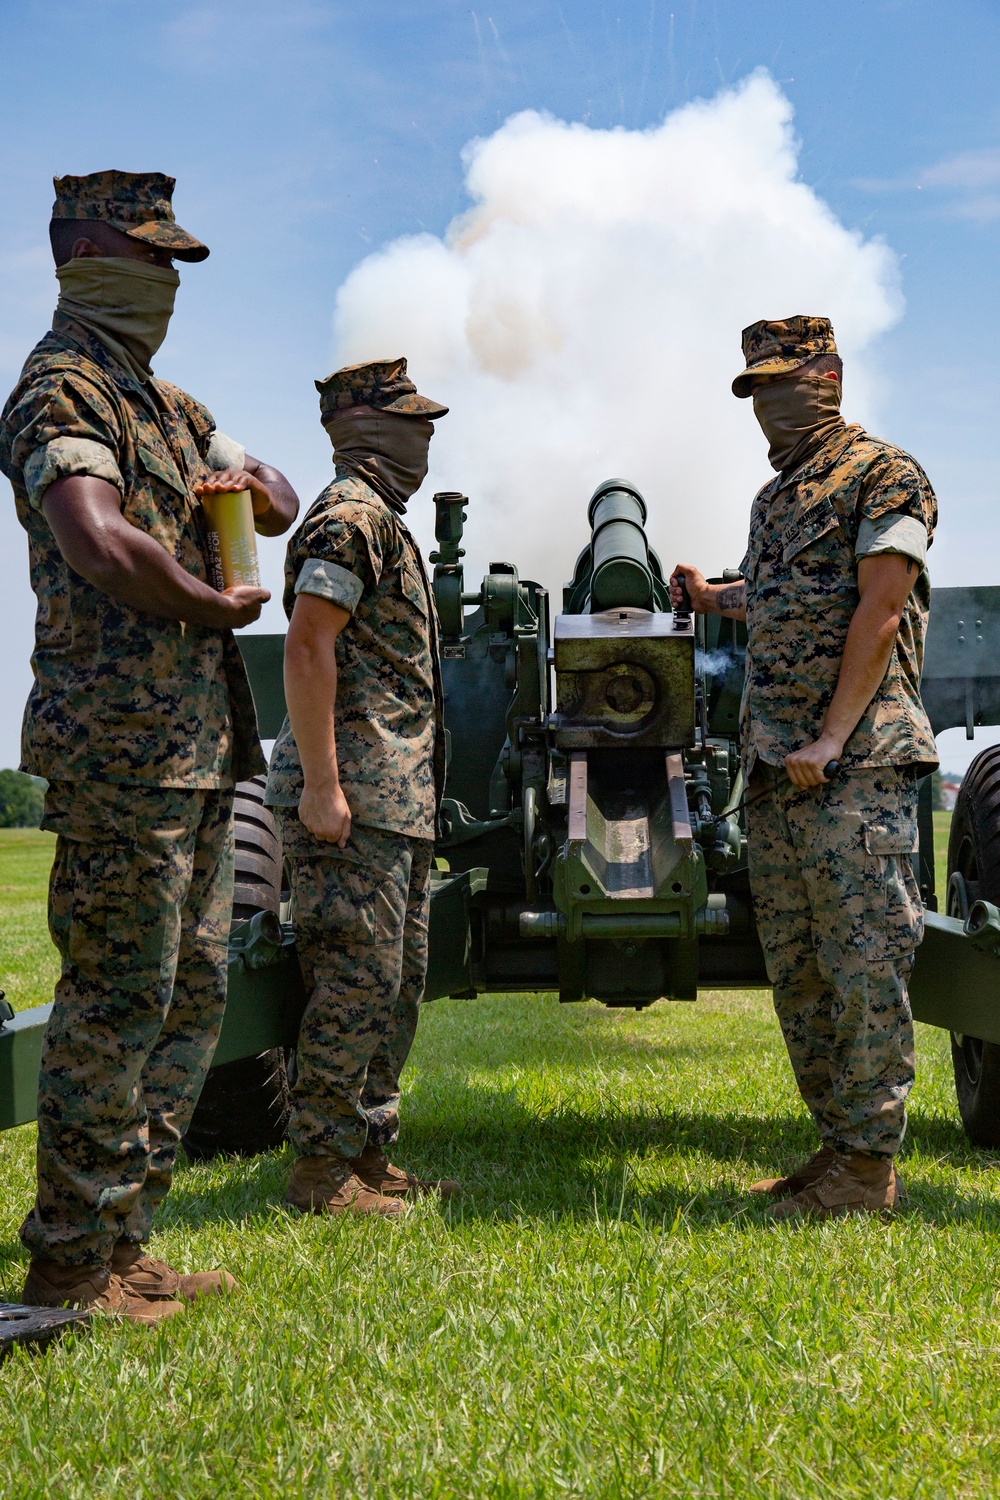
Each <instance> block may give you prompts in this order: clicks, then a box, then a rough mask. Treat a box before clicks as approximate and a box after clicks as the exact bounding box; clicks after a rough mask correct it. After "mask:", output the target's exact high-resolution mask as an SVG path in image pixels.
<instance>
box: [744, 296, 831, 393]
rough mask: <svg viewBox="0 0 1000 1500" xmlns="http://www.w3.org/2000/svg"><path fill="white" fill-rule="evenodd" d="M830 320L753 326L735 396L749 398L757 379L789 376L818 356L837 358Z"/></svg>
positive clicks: (803, 317)
mask: <svg viewBox="0 0 1000 1500" xmlns="http://www.w3.org/2000/svg"><path fill="white" fill-rule="evenodd" d="M836 353H837V345H836V344H835V342H834V338H833V324H832V323H831V322H830V319H829V318H810V317H808V316H806V315H805V314H801V315H800V316H799V317H797V318H784V319H783V320H782V321H781V322H779V323H768V322H761V323H751V324H750V327H749V328H744V330H743V357H744V358H745V360H746V362H747V367H746V369H745V370H744V371H743V372H742V374H740V375H737V377H736V379H735V380H734V381H733V395H734V396H740V397H743V396H749V394H750V389H751V386H752V383H753V377H754V376H755V375H788V374H790V373H791V371H792V370H797V369H798V368H799V366H800V365H805V364H808V363H809V361H810V360H811V359H815V358H816V356H817V355H818V354H836Z"/></svg>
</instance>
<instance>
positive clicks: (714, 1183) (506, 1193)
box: [160, 1088, 1000, 1229]
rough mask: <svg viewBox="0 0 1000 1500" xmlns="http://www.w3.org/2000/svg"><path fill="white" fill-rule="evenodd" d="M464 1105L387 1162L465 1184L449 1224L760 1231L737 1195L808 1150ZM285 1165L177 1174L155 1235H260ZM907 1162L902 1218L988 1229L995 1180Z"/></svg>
mask: <svg viewBox="0 0 1000 1500" xmlns="http://www.w3.org/2000/svg"><path fill="white" fill-rule="evenodd" d="M464 1103H465V1108H464V1109H463V1110H462V1112H461V1114H459V1113H458V1112H457V1111H456V1113H455V1115H454V1117H453V1119H451V1120H442V1119H441V1118H440V1115H438V1114H435V1115H434V1116H433V1117H432V1116H431V1114H430V1113H429V1112H427V1113H426V1114H425V1113H424V1112H423V1111H421V1110H414V1111H412V1112H411V1113H410V1114H409V1115H408V1116H407V1118H406V1121H405V1126H404V1135H403V1141H402V1144H401V1146H400V1147H398V1148H396V1149H395V1150H394V1151H393V1156H394V1158H395V1159H396V1160H398V1161H399V1162H400V1164H401V1165H404V1166H407V1167H409V1168H410V1169H412V1170H414V1171H417V1172H419V1173H420V1174H421V1175H425V1176H428V1177H432V1176H437V1175H448V1176H454V1177H457V1178H458V1179H459V1181H461V1182H462V1183H463V1185H464V1187H465V1194H464V1196H463V1198H462V1199H461V1200H459V1202H458V1203H457V1204H456V1205H455V1206H454V1207H453V1208H452V1209H450V1210H447V1211H446V1212H447V1214H448V1217H449V1218H450V1219H452V1220H453V1221H455V1222H461V1221H464V1222H470V1221H476V1220H492V1221H496V1220H498V1219H499V1220H505V1219H514V1218H518V1219H525V1218H528V1219H531V1218H534V1219H538V1220H546V1221H551V1220H552V1219H553V1218H566V1219H587V1220H593V1218H594V1217H595V1216H596V1215H599V1216H601V1217H614V1218H618V1217H622V1218H624V1219H631V1218H632V1217H633V1216H638V1217H639V1218H641V1219H643V1220H646V1221H647V1222H648V1221H652V1222H665V1223H666V1222H672V1221H673V1220H674V1219H675V1218H676V1217H677V1216H678V1214H683V1215H684V1217H685V1219H686V1220H687V1222H689V1223H693V1224H697V1225H702V1226H705V1227H710V1226H712V1225H718V1224H724V1223H729V1222H732V1221H734V1220H736V1221H738V1222H741V1223H745V1224H746V1226H747V1227H748V1228H754V1227H760V1226H761V1224H762V1223H763V1222H764V1221H763V1210H764V1208H765V1207H766V1203H762V1202H760V1200H758V1199H756V1198H750V1197H749V1195H748V1193H747V1187H748V1185H749V1183H750V1182H751V1181H753V1180H754V1179H755V1178H756V1177H758V1176H761V1175H763V1174H764V1173H769V1174H773V1175H777V1174H779V1173H781V1172H783V1171H787V1170H789V1169H790V1168H791V1167H792V1166H793V1165H795V1164H796V1163H797V1162H799V1161H801V1160H802V1158H803V1157H804V1156H807V1155H808V1154H809V1153H810V1152H811V1151H812V1150H813V1149H814V1148H815V1141H814V1137H813V1134H812V1129H811V1125H810V1123H809V1121H808V1120H807V1119H806V1117H805V1115H804V1114H802V1115H788V1114H786V1115H776V1116H766V1117H760V1116H755V1115H743V1114H732V1115H722V1114H712V1113H707V1112H703V1111H691V1112H682V1111H680V1110H677V1111H641V1110H637V1111H634V1112H632V1113H630V1114H623V1113H620V1112H615V1113H611V1112H607V1113H594V1114H584V1113H578V1112H575V1111H573V1110H560V1111H557V1112H552V1113H549V1114H544V1115H542V1114H537V1113H534V1112H532V1111H531V1110H530V1109H528V1108H526V1107H525V1105H524V1104H523V1102H522V1101H521V1100H520V1099H519V1098H518V1096H517V1093H516V1090H515V1089H513V1088H510V1089H485V1088H478V1089H470V1090H468V1091H467V1092H466V1096H465V1100H464ZM449 1127H451V1128H449ZM911 1147H912V1148H913V1149H915V1150H916V1152H917V1153H919V1164H923V1165H925V1166H926V1165H927V1164H928V1163H927V1158H928V1157H929V1158H932V1161H933V1162H934V1163H940V1164H944V1165H945V1166H947V1167H949V1168H952V1169H954V1168H958V1169H961V1168H970V1169H978V1170H982V1169H983V1168H984V1167H987V1168H988V1167H991V1166H993V1165H994V1162H995V1160H996V1159H995V1158H994V1157H992V1156H990V1155H984V1154H982V1153H976V1152H974V1151H973V1149H972V1148H971V1147H970V1146H969V1145H968V1143H967V1142H966V1141H965V1139H964V1136H962V1134H961V1130H960V1128H959V1127H954V1128H952V1127H951V1125H950V1123H949V1122H948V1121H946V1120H941V1119H936V1118H933V1117H932V1118H928V1119H926V1120H918V1121H917V1124H916V1130H915V1132H914V1139H913V1141H912V1143H911ZM291 1160H292V1158H291V1153H290V1152H289V1151H287V1150H285V1151H282V1152H270V1153H268V1154H266V1155H263V1156H259V1157H254V1158H250V1159H246V1158H242V1159H241V1158H230V1159H226V1160H223V1159H219V1160H217V1161H215V1162H214V1163H208V1164H204V1165H200V1164H199V1165H185V1164H182V1165H181V1168H180V1170H179V1171H178V1174H177V1177H176V1179H175V1184H174V1189H173V1191H172V1193H171V1195H170V1199H169V1200H168V1203H167V1205H166V1206H165V1209H164V1211H163V1214H162V1217H161V1219H160V1225H161V1227H167V1225H168V1224H177V1225H184V1226H185V1227H189V1228H197V1227H199V1226H201V1225H208V1224H211V1223H218V1222H226V1223H232V1224H239V1223H250V1222H256V1223H260V1222H261V1221H263V1220H265V1219H268V1218H270V1217H271V1216H272V1215H273V1214H274V1213H275V1212H278V1213H279V1214H280V1213H281V1212H283V1211H284V1209H283V1197H284V1189H285V1182H286V1180H287V1173H288V1171H289V1170H290V1167H291ZM919 1164H915V1169H914V1170H915V1171H916V1172H917V1178H916V1180H915V1181H914V1180H911V1181H910V1182H909V1190H910V1205H909V1208H908V1213H909V1214H910V1215H911V1216H914V1217H916V1218H919V1219H921V1220H923V1221H926V1222H930V1223H934V1224H939V1225H947V1224H952V1223H955V1222H958V1221H962V1222H969V1221H975V1222H977V1223H979V1224H982V1225H983V1226H984V1227H988V1228H990V1229H1000V1180H998V1192H997V1193H996V1194H994V1193H993V1192H992V1191H991V1189H990V1187H989V1185H988V1184H987V1185H985V1186H983V1187H981V1188H977V1187H974V1186H972V1185H971V1184H969V1185H968V1187H965V1186H963V1180H962V1177H960V1176H959V1177H956V1179H955V1181H954V1184H952V1183H941V1182H928V1181H926V1180H924V1177H921V1175H920V1173H919V1170H918V1165H919ZM904 1173H905V1166H904ZM925 1175H926V1174H925Z"/></svg>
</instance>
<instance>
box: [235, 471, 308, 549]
mask: <svg viewBox="0 0 1000 1500" xmlns="http://www.w3.org/2000/svg"><path fill="white" fill-rule="evenodd" d="M244 467H245V468H246V471H247V473H248V474H252V475H253V477H254V479H256V481H257V483H258V485H260V487H261V488H262V489H264V490H265V491H266V492H267V497H268V500H269V502H270V504H269V507H268V509H267V510H266V511H264V512H263V514H261V515H256V514H255V516H254V527H255V529H256V530H257V531H259V532H260V534H261V535H262V536H281V534H282V532H285V531H287V530H288V528H289V526H291V524H292V522H293V521H294V520H295V517H296V516H297V515H298V513H299V497H298V495H297V494H296V493H295V491H294V490H293V489H292V486H291V485H290V484H289V482H288V480H287V479H286V478H285V476H284V474H282V473H281V472H280V471H279V470H278V469H272V468H271V466H270V464H265V463H261V461H260V459H259V458H251V457H250V455H249V453H248V454H247V456H246V459H245V460H244Z"/></svg>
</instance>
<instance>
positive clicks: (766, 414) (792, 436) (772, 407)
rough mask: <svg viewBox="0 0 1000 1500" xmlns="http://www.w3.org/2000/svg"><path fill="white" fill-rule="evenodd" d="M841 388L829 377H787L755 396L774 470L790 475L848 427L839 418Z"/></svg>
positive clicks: (774, 382)
mask: <svg viewBox="0 0 1000 1500" xmlns="http://www.w3.org/2000/svg"><path fill="white" fill-rule="evenodd" d="M840 401H841V385H840V381H839V380H831V379H830V378H829V376H827V375H801V376H799V378H798V379H797V380H796V379H795V378H794V376H791V375H788V376H784V377H783V378H782V379H781V380H772V381H769V382H768V383H767V384H766V385H759V386H758V387H757V389H756V390H755V391H754V393H753V410H754V416H755V417H756V418H757V421H758V422H759V423H760V426H761V431H762V432H763V434H764V436H765V437H766V438H767V441H768V444H769V447H768V450H767V457H768V460H769V462H770V464H771V467H772V469H777V470H778V472H779V473H780V474H790V473H791V472H792V470H793V469H797V468H798V467H799V466H800V464H802V463H803V462H804V460H805V459H806V458H807V457H808V456H809V454H810V453H811V452H812V451H813V449H815V448H819V447H821V446H822V444H823V443H825V442H826V441H827V440H828V439H829V438H831V437H833V435H834V434H835V433H837V432H842V431H844V429H845V428H846V426H847V423H846V422H845V421H844V419H843V417H842V416H841V415H840Z"/></svg>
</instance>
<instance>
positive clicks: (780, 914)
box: [747, 767, 923, 1156]
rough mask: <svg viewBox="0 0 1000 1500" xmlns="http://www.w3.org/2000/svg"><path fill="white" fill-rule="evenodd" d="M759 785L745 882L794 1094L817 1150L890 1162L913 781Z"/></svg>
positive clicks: (876, 776) (903, 1010)
mask: <svg viewBox="0 0 1000 1500" xmlns="http://www.w3.org/2000/svg"><path fill="white" fill-rule="evenodd" d="M768 781H769V782H770V791H771V794H770V795H767V796H762V797H761V799H760V801H758V802H756V803H755V804H753V805H752V806H750V807H749V808H748V814H747V817H748V832H749V844H750V878H751V882H752V886H753V893H754V905H755V909H756V913H757V923H758V930H759V932H760V935H761V941H762V943H763V946H764V952H765V955H766V958H767V966H768V974H769V976H770V979H771V983H772V985H773V986H774V1003H775V1009H776V1011H777V1014H778V1017H779V1020H780V1021H781V1026H782V1030H783V1032H784V1036H785V1042H786V1045H787V1047H788V1053H789V1057H790V1059H791V1062H792V1067H793V1069H794V1071H795V1077H796V1081H797V1083H798V1085H799V1091H800V1093H801V1094H802V1097H803V1098H804V1099H805V1101H806V1103H807V1104H808V1105H809V1107H810V1109H811V1110H812V1113H813V1116H814V1118H815V1119H816V1121H817V1124H818V1125H819V1128H820V1131H821V1134H822V1136H823V1139H824V1140H825V1141H826V1142H828V1143H830V1144H831V1145H834V1146H835V1147H836V1148H837V1149H838V1150H840V1151H861V1152H867V1153H869V1154H872V1155H885V1156H891V1155H893V1154H894V1153H895V1152H897V1151H898V1150H899V1147H900V1145H901V1143H902V1139H903V1133H904V1130H905V1127H906V1097H907V1095H908V1093H909V1091H910V1088H911V1087H912V1084H913V1076H914V1058H913V1023H912V1019H911V1016H910V1008H909V1001H908V999H907V993H906V979H907V977H908V975H909V972H910V968H911V967H912V963H913V951H914V949H915V948H916V946H917V944H918V943H919V941H920V937H921V936H922V920H923V919H922V911H921V907H920V899H919V894H918V892H917V889H916V883H915V881H914V878H913V873H912V869H911V867H910V858H909V851H912V849H913V847H914V844H915V841H916V831H915V819H916V792H915V786H914V783H913V782H912V781H911V780H910V779H909V778H908V777H907V776H906V775H904V774H903V773H900V772H898V771H896V770H895V769H893V768H892V767H880V768H875V769H871V770H859V771H853V772H851V773H849V774H848V775H846V776H844V777H842V778H841V779H840V780H839V781H837V782H833V783H831V784H830V785H829V786H825V787H821V788H812V789H810V790H808V791H805V790H800V789H798V788H796V787H794V786H793V785H792V783H791V782H789V781H788V779H787V777H785V775H784V772H783V771H780V772H777V771H772V769H771V768H763V771H762V772H761V773H759V774H758V773H755V790H759V789H761V788H762V787H765V786H766V783H767V782H768ZM752 795H753V793H752Z"/></svg>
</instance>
